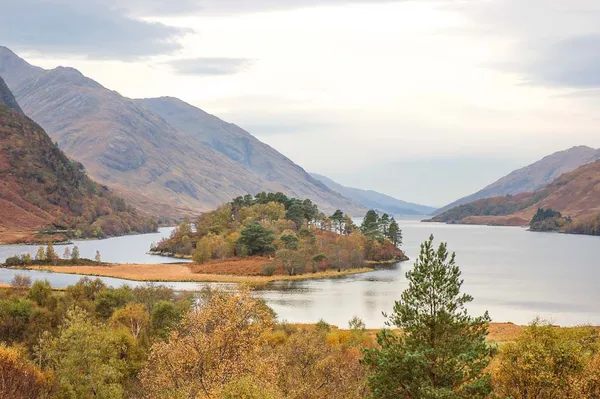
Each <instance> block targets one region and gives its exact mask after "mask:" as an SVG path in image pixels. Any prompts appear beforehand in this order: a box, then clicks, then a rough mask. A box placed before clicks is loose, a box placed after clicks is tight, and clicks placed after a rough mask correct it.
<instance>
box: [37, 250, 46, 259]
mask: <svg viewBox="0 0 600 399" xmlns="http://www.w3.org/2000/svg"><path fill="white" fill-rule="evenodd" d="M35 260H37V261H44V260H46V251H45V250H44V247H39V248H38V249H37V252H36V253H35Z"/></svg>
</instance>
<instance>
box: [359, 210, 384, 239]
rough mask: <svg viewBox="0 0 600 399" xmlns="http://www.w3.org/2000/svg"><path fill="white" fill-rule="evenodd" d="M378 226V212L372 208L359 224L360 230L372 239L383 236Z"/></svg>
mask: <svg viewBox="0 0 600 399" xmlns="http://www.w3.org/2000/svg"><path fill="white" fill-rule="evenodd" d="M379 227H380V226H379V214H378V213H377V212H376V211H374V210H370V211H368V212H367V214H366V215H365V217H364V219H363V222H362V224H361V226H360V231H361V232H362V233H363V234H364V235H365V236H367V237H369V238H371V239H373V240H381V239H382V238H383V236H382V234H381V231H380V229H379Z"/></svg>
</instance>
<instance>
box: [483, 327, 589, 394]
mask: <svg viewBox="0 0 600 399" xmlns="http://www.w3.org/2000/svg"><path fill="white" fill-rule="evenodd" d="M597 334H598V333H597V331H595V330H593V329H590V328H580V329H574V330H571V331H569V330H564V329H558V328H556V327H554V326H552V325H550V324H548V323H544V322H541V321H539V320H536V321H534V322H533V323H532V324H531V325H530V326H528V327H527V328H526V329H525V330H524V331H523V333H522V334H521V335H520V336H519V338H518V339H517V340H516V341H515V342H511V343H507V344H505V345H503V346H502V348H501V350H500V354H499V357H498V362H497V366H496V368H495V372H494V383H495V385H496V390H497V393H498V394H500V395H501V396H502V397H510V398H514V399H530V398H536V399H553V398H578V399H579V398H589V399H592V398H596V397H598V396H594V395H595V394H594V392H599V391H600V380H596V381H594V377H596V378H597V377H598V376H600V373H599V371H600V370H598V369H597V366H596V369H594V363H593V362H590V355H589V354H591V353H594V352H595V351H596V348H595V341H596V340H597ZM596 363H597V360H596ZM588 364H589V365H590V366H588ZM590 377H591V378H590Z"/></svg>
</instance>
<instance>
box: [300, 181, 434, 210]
mask: <svg viewBox="0 0 600 399" xmlns="http://www.w3.org/2000/svg"><path fill="white" fill-rule="evenodd" d="M310 175H311V176H312V177H314V178H315V179H317V180H319V181H321V182H322V183H323V184H325V185H326V186H327V187H329V188H330V189H332V190H333V191H336V192H338V193H340V194H342V195H343V196H344V197H346V198H349V199H351V200H352V201H354V202H356V203H359V204H361V205H363V206H364V207H366V208H369V209H376V210H379V211H382V212H387V213H389V214H392V215H429V214H431V213H432V212H434V211H435V210H436V208H432V207H430V206H425V205H419V204H413V203H410V202H406V201H402V200H399V199H396V198H393V197H390V196H389V195H385V194H381V193H378V192H377V191H373V190H362V189H360V188H352V187H345V186H342V185H341V184H339V183H336V182H335V181H333V180H331V179H330V178H328V177H325V176H322V175H319V174H316V173H311V174H310Z"/></svg>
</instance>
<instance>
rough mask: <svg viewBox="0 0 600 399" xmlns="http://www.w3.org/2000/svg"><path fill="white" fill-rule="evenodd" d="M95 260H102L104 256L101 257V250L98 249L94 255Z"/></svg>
mask: <svg viewBox="0 0 600 399" xmlns="http://www.w3.org/2000/svg"><path fill="white" fill-rule="evenodd" d="M94 260H95V261H96V262H98V263H100V262H102V258H101V257H100V251H96V256H94Z"/></svg>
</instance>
